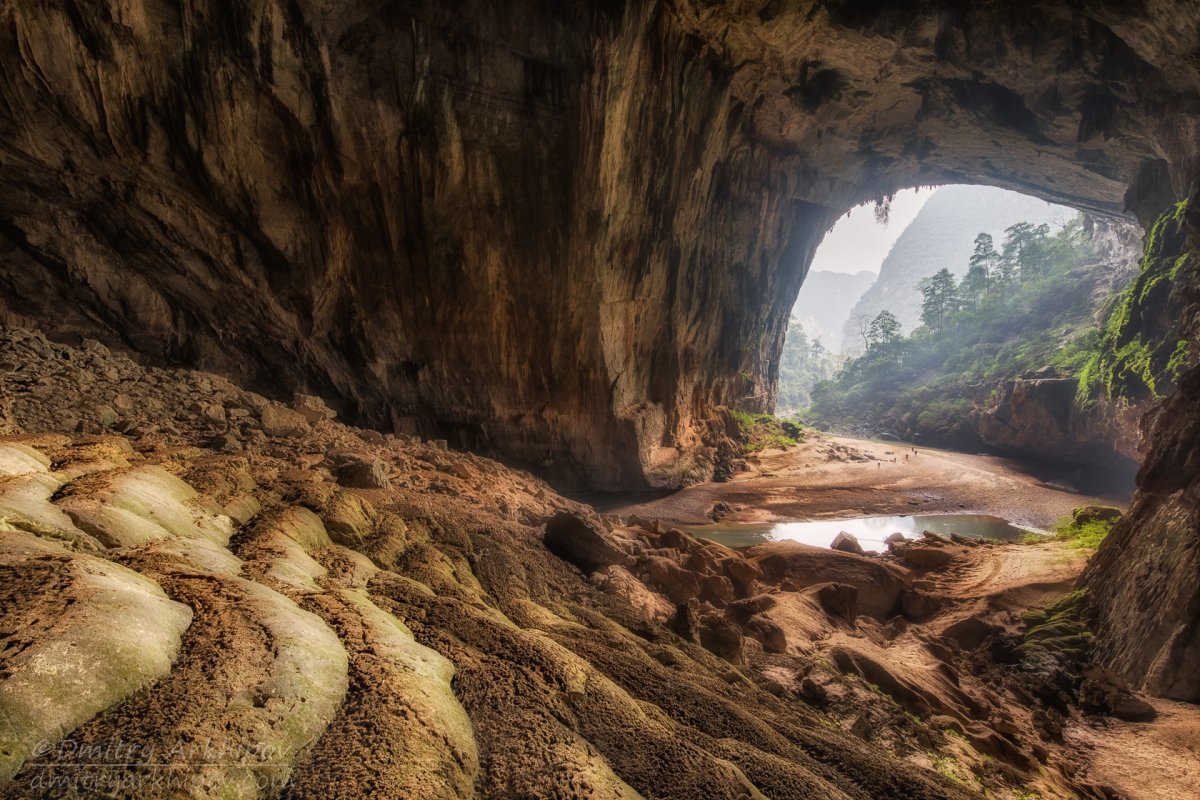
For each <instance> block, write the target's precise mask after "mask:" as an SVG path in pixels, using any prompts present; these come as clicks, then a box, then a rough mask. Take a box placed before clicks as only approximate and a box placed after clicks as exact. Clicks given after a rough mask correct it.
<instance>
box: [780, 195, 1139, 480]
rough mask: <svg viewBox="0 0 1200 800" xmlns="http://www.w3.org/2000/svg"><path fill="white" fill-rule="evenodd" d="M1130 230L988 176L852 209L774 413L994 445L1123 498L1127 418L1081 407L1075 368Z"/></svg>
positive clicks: (973, 447)
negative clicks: (992, 182) (988, 182)
mask: <svg viewBox="0 0 1200 800" xmlns="http://www.w3.org/2000/svg"><path fill="white" fill-rule="evenodd" d="M1141 238H1142V231H1141V228H1140V227H1139V226H1137V225H1136V223H1133V222H1130V221H1127V220H1122V219H1115V218H1108V217H1101V216H1097V215H1095V214H1091V213H1084V212H1080V211H1078V210H1076V209H1073V208H1069V207H1066V206H1062V205H1055V204H1052V203H1049V202H1046V201H1045V200H1041V199H1038V198H1035V197H1031V196H1028V195H1024V194H1020V193H1018V192H1014V191H1010V190H1007V189H1001V188H996V187H990V186H979V185H964V184H952V185H944V186H939V187H933V188H925V189H908V190H904V191H901V192H898V193H896V194H895V195H893V196H891V197H890V198H887V199H885V200H883V201H881V202H875V203H868V204H864V205H862V206H859V207H857V208H855V209H852V210H851V211H850V212H848V213H847V214H846V215H844V216H843V217H842V218H841V219H840V220H839V221H838V222H837V223H836V224H835V225H834V227H833V228H832V229H831V230H830V231H829V232H828V234H827V235H826V237H825V239H824V240H823V242H822V244H821V246H820V248H819V249H818V250H817V252H816V255H815V257H814V260H813V263H812V266H811V268H810V271H809V273H808V275H807V277H806V278H805V281H804V284H803V285H802V287H801V289H800V293H799V296H798V298H797V300H796V303H795V305H794V307H793V309H792V315H791V320H790V323H789V326H788V331H787V335H786V338H785V341H784V346H783V349H782V352H781V355H780V360H779V372H778V374H779V382H778V400H777V403H776V414H777V415H778V416H781V417H789V418H798V419H799V421H801V422H803V423H806V424H809V425H813V426H815V427H818V428H821V429H824V430H829V431H833V432H836V433H842V434H851V435H856V436H863V437H868V438H883V439H889V440H898V441H904V442H909V443H913V444H920V445H925V446H936V447H945V448H950V449H958V450H966V451H969V452H993V453H1001V454H1006V455H1009V456H1012V457H1015V458H1018V459H1021V460H1022V461H1024V462H1027V463H1028V467H1029V470H1030V472H1031V473H1033V474H1035V475H1036V476H1037V478H1038V479H1039V480H1045V481H1047V482H1051V483H1054V484H1056V485H1062V486H1064V487H1065V488H1079V489H1086V490H1087V491H1089V492H1094V493H1103V494H1108V495H1116V496H1121V495H1125V494H1126V493H1127V492H1129V491H1131V490H1132V484H1133V475H1134V473H1135V471H1136V466H1137V458H1138V456H1139V453H1138V452H1137V447H1138V443H1137V442H1136V441H1135V439H1136V430H1137V427H1136V420H1133V419H1132V418H1131V417H1130V415H1129V414H1126V415H1125V417H1122V418H1121V419H1116V418H1115V417H1114V415H1113V414H1110V413H1108V410H1107V409H1105V410H1103V412H1101V411H1099V410H1097V409H1095V408H1094V403H1092V402H1091V401H1090V400H1089V399H1088V398H1087V397H1085V390H1086V387H1085V386H1084V383H1085V382H1086V372H1087V369H1088V365H1089V363H1090V362H1091V360H1092V359H1093V358H1094V355H1095V351H1096V347H1097V343H1098V340H1099V338H1100V336H1101V335H1102V329H1103V326H1104V322H1105V317H1106V316H1107V315H1108V313H1109V311H1110V309H1111V306H1112V305H1113V304H1114V300H1115V298H1117V297H1118V295H1119V293H1120V292H1121V291H1122V290H1123V289H1124V288H1125V286H1126V285H1128V284H1129V283H1130V282H1131V281H1132V279H1133V278H1134V277H1135V276H1136V275H1137V270H1138V261H1139V257H1140V253H1141ZM1115 416H1117V417H1120V416H1121V415H1115ZM1127 417H1130V418H1127Z"/></svg>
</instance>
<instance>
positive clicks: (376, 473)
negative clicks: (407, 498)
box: [335, 459, 392, 489]
mask: <svg viewBox="0 0 1200 800" xmlns="http://www.w3.org/2000/svg"><path fill="white" fill-rule="evenodd" d="M335 474H336V477H337V482H338V483H340V484H341V485H342V486H345V487H347V488H349V489H390V488H392V482H391V480H390V479H389V478H388V469H387V465H386V464H384V463H383V462H382V461H378V460H376V459H354V460H351V461H347V462H345V463H343V464H342V465H341V466H339V467H338V468H337V470H336V473H335Z"/></svg>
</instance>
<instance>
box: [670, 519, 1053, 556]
mask: <svg viewBox="0 0 1200 800" xmlns="http://www.w3.org/2000/svg"><path fill="white" fill-rule="evenodd" d="M686 530H687V531H688V533H690V534H692V535H693V536H695V537H697V538H700V539H710V540H712V541H714V542H719V543H721V544H723V545H725V546H727V547H750V546H751V545H756V544H763V543H765V542H778V541H782V540H789V539H790V540H792V541H796V542H803V543H804V544H811V545H814V546H815V547H828V546H829V545H830V544H831V543H832V542H833V539H834V537H835V536H837V535H838V533H840V532H841V531H845V532H846V533H850V534H853V535H854V537H855V538H856V539H858V541H859V543H861V544H862V546H863V549H864V550H880V551H882V550H883V549H884V544H883V540H884V539H885V538H886V537H887V536H889V535H890V534H893V533H902V534H904V535H905V536H907V537H908V538H910V539H912V538H915V537H917V536H920V535H921V533H922V532H924V531H932V532H933V533H940V534H942V535H944V536H948V535H950V534H951V533H957V534H958V535H959V536H967V537H969V538H972V539H998V540H1000V541H1004V542H1012V541H1017V540H1019V539H1021V537H1023V536H1025V535H1026V534H1028V533H1037V532H1039V531H1032V530H1031V529H1029V528H1021V527H1018V526H1016V525H1013V524H1012V523H1011V522H1009V521H1008V520H1005V519H1002V518H1000V517H993V516H989V515H986V514H929V515H917V516H906V517H859V518H857V519H822V520H811V521H808V522H768V523H729V524H721V523H716V524H715V525H694V526H691V527H688V528H686Z"/></svg>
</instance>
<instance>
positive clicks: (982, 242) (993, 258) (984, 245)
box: [968, 233, 1000, 291]
mask: <svg viewBox="0 0 1200 800" xmlns="http://www.w3.org/2000/svg"><path fill="white" fill-rule="evenodd" d="M999 266H1000V254H999V253H997V252H996V245H995V242H994V241H993V240H992V235H991V234H990V233H980V234H979V235H978V236H976V237H975V252H973V253H971V261H970V268H969V269H968V274H969V272H970V269H975V268H976V267H978V268H979V270H980V271H981V272H982V276H983V278H984V280H985V285H984V290H985V291H986V290H987V289H989V288H991V284H992V282H993V281H994V280H995V279H996V277H997V276H996V275H995V274H994V273H996V271H997V270H998V268H999Z"/></svg>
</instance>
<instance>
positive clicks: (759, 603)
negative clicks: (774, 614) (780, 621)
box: [725, 594, 778, 621]
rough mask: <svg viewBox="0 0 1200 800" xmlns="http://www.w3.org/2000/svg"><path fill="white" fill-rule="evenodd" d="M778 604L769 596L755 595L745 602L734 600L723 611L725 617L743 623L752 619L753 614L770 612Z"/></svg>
mask: <svg viewBox="0 0 1200 800" xmlns="http://www.w3.org/2000/svg"><path fill="white" fill-rule="evenodd" d="M777 604H778V601H777V600H776V599H775V598H774V597H772V596H771V595H769V594H760V595H755V596H754V597H747V598H746V599H745V600H735V601H733V602H732V603H730V604H729V605H728V607H727V608H726V609H725V613H726V615H728V617H729V618H730V619H733V620H739V621H745V620H748V619H750V618H751V617H753V616H754V615H755V614H761V613H763V612H764V611H770V610H771V609H772V608H774V607H775V606H776V605H777Z"/></svg>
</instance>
